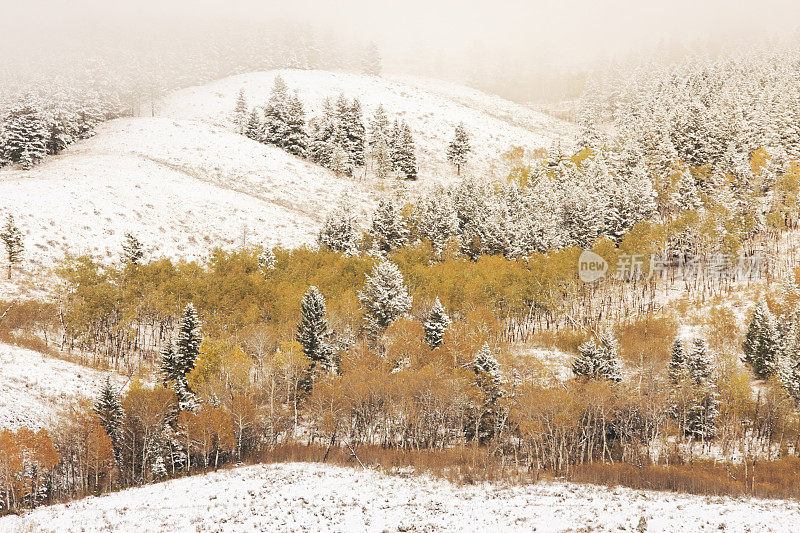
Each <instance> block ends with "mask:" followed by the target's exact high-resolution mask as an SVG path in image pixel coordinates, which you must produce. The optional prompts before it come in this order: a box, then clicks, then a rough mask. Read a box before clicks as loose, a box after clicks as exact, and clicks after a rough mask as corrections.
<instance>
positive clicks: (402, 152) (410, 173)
mask: <svg viewBox="0 0 800 533" xmlns="http://www.w3.org/2000/svg"><path fill="white" fill-rule="evenodd" d="M415 152H416V149H415V148H414V137H413V135H412V134H411V128H410V127H409V126H408V124H406V123H405V122H403V124H402V127H401V131H400V138H399V144H398V153H399V157H398V162H397V163H396V165H395V166H396V168H397V169H398V170H399V171H400V173H401V175H402V176H403V177H404V178H405V179H407V180H416V179H417V156H416V153H415Z"/></svg>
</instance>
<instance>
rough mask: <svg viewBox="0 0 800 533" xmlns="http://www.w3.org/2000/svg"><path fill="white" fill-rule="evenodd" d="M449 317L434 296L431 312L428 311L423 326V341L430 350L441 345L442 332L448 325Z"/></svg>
mask: <svg viewBox="0 0 800 533" xmlns="http://www.w3.org/2000/svg"><path fill="white" fill-rule="evenodd" d="M450 322H451V320H450V317H449V316H447V313H446V312H445V310H444V306H443V305H442V303H441V302H440V301H439V298H436V301H435V302H434V304H433V308H432V309H431V312H430V313H428V318H427V319H426V320H425V323H424V324H423V327H424V328H425V342H426V343H427V344H428V346H430V347H431V349H432V350H435V349H436V348H438V347H439V346H441V344H442V341H443V340H444V332H445V330H446V329H447V326H449V325H450Z"/></svg>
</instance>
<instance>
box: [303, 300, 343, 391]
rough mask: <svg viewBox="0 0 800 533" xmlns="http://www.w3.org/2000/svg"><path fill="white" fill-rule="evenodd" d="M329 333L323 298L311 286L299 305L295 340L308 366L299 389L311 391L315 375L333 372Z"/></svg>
mask: <svg viewBox="0 0 800 533" xmlns="http://www.w3.org/2000/svg"><path fill="white" fill-rule="evenodd" d="M329 337H330V331H329V330H328V318H327V316H326V310H325V297H324V296H322V294H321V293H320V292H319V290H317V288H316V287H314V286H313V285H312V286H311V287H309V288H308V290H307V291H306V293H305V295H304V296H303V300H302V302H301V303H300V322H298V324H297V334H296V335H295V339H296V340H297V342H299V343H300V345H301V346H302V347H303V354H305V356H306V357H307V358H308V359H309V361H310V365H309V367H308V371H307V373H306V376H305V377H304V379H303V380H302V382H301V384H300V387H301V389H302V390H305V391H309V390H311V385H312V382H313V381H314V379H315V378H316V376H317V374H319V373H321V372H330V371H332V370H333V366H334V364H333V350H332V348H331V346H330V344H329V343H328V339H329Z"/></svg>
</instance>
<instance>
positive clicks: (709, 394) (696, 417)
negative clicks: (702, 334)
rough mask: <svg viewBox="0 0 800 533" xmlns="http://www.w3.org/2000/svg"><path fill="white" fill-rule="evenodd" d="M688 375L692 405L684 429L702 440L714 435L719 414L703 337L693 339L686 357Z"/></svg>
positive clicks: (717, 400) (714, 384)
mask: <svg viewBox="0 0 800 533" xmlns="http://www.w3.org/2000/svg"><path fill="white" fill-rule="evenodd" d="M686 364H687V367H688V370H689V375H690V376H691V379H692V381H693V382H694V394H693V396H692V405H691V406H690V407H689V410H688V413H687V421H686V422H687V423H686V431H687V433H688V434H690V435H692V436H693V437H695V438H699V439H702V440H705V439H710V438H713V437H714V436H715V435H716V426H715V422H716V418H717V416H718V414H719V393H718V392H717V385H716V383H715V382H714V380H713V379H712V361H711V357H710V356H709V354H708V346H707V344H706V341H705V340H703V339H695V340H694V341H693V342H692V348H691V350H690V352H689V353H688V354H687V357H686Z"/></svg>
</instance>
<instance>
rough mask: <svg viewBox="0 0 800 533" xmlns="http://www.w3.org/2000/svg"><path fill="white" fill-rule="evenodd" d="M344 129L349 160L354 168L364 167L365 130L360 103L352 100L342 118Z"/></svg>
mask: <svg viewBox="0 0 800 533" xmlns="http://www.w3.org/2000/svg"><path fill="white" fill-rule="evenodd" d="M344 129H345V131H346V132H347V149H348V151H349V154H350V160H351V161H352V163H353V166H355V167H363V166H364V146H365V140H366V130H365V128H364V113H363V112H362V110H361V102H360V101H359V100H358V98H354V99H353V101H352V103H351V104H350V105H349V106H348V108H347V110H346V112H345V116H344Z"/></svg>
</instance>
